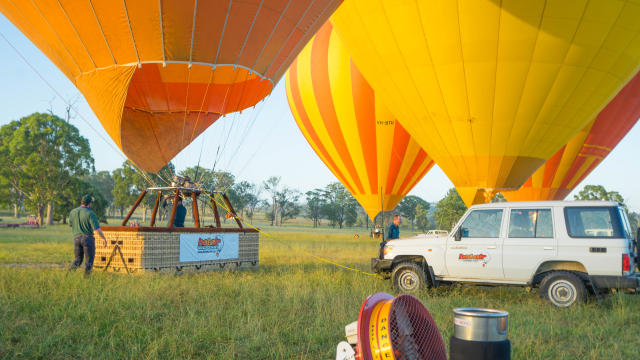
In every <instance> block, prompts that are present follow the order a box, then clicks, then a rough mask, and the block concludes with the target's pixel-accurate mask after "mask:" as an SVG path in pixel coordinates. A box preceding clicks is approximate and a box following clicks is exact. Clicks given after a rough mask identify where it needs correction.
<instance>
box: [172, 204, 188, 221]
mask: <svg viewBox="0 0 640 360" xmlns="http://www.w3.org/2000/svg"><path fill="white" fill-rule="evenodd" d="M176 204H177V205H176V218H175V219H174V220H173V227H184V219H185V218H186V217H187V208H185V207H184V205H182V198H181V197H178V200H177V202H176Z"/></svg>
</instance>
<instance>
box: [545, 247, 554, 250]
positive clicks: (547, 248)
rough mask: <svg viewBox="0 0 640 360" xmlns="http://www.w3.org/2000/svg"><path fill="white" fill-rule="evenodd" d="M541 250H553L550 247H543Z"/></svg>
mask: <svg viewBox="0 0 640 360" xmlns="http://www.w3.org/2000/svg"><path fill="white" fill-rule="evenodd" d="M543 249H544V250H553V247H552V246H545V247H543Z"/></svg>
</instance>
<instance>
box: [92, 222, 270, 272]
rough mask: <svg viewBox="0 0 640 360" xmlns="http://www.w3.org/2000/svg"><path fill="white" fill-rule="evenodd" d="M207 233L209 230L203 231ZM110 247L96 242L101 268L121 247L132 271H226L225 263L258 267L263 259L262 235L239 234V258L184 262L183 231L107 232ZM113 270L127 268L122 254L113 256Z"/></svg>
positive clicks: (111, 266)
mask: <svg viewBox="0 0 640 360" xmlns="http://www.w3.org/2000/svg"><path fill="white" fill-rule="evenodd" d="M203 232H207V233H209V232H208V231H203ZM104 235H105V237H106V238H107V247H102V246H100V243H99V242H97V243H96V245H97V246H96V257H95V260H94V266H95V267H98V268H101V267H105V266H106V265H107V262H108V261H109V258H110V257H111V254H112V253H113V250H114V248H115V247H116V245H118V246H119V247H120V250H121V251H122V255H123V257H124V261H125V263H126V265H127V268H128V269H129V270H163V269H180V270H181V269H183V268H185V267H193V268H194V270H201V269H202V270H205V269H206V270H211V269H215V268H222V267H224V265H225V264H235V265H236V266H238V267H239V266H241V265H242V264H251V265H257V264H258V260H259V242H260V241H259V234H258V233H243V232H241V233H239V237H238V238H239V249H238V258H237V259H223V260H209V261H190V262H180V233H179V232H130V231H105V232H104ZM109 268H110V270H111V269H112V268H113V270H116V271H117V270H120V269H122V268H124V266H123V264H122V259H121V258H120V254H119V252H117V251H116V253H115V254H114V255H113V258H112V259H111V263H110V264H109Z"/></svg>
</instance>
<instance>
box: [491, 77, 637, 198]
mask: <svg viewBox="0 0 640 360" xmlns="http://www.w3.org/2000/svg"><path fill="white" fill-rule="evenodd" d="M639 117H640V74H639V75H636V76H635V77H634V78H633V79H631V81H629V83H628V84H627V85H625V87H624V88H623V89H622V90H621V91H620V92H619V93H618V95H616V97H615V98H613V100H612V101H611V102H610V103H609V104H608V105H607V106H605V108H604V109H602V111H601V112H600V114H599V115H598V117H597V118H596V119H595V120H594V121H592V122H591V123H589V125H587V126H585V127H584V128H583V129H582V130H580V132H579V133H578V134H577V135H576V136H574V137H573V138H572V139H571V141H569V142H568V143H567V145H565V146H563V147H562V148H561V149H560V150H558V151H557V152H556V153H555V154H554V155H553V156H552V157H551V158H550V159H549V160H547V162H546V163H545V164H544V165H543V166H542V167H540V169H538V170H537V171H536V172H535V173H534V174H533V175H532V176H531V177H530V178H529V179H528V180H527V181H526V182H525V183H524V185H522V187H521V188H520V189H519V190H517V191H505V192H503V193H502V194H503V195H504V197H505V198H506V199H507V200H509V201H538V200H562V199H564V198H565V197H567V195H569V193H570V192H571V191H572V190H573V189H574V188H575V187H576V186H578V184H580V182H582V180H584V178H585V177H587V175H589V174H590V173H591V171H593V170H594V169H595V168H596V167H597V166H598V164H600V162H601V161H602V160H604V158H605V157H607V155H609V153H610V152H611V151H612V150H613V148H615V147H616V145H618V143H619V142H620V140H622V138H623V137H624V136H625V135H626V134H627V133H628V132H629V130H631V128H632V127H633V126H634V125H635V124H636V122H638V118H639Z"/></svg>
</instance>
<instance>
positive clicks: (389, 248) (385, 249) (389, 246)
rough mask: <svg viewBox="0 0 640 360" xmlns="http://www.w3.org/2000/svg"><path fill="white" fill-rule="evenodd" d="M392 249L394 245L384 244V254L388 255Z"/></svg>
mask: <svg viewBox="0 0 640 360" xmlns="http://www.w3.org/2000/svg"><path fill="white" fill-rule="evenodd" d="M391 250H393V246H391V245H385V246H384V254H385V255H387V254H388V253H390V252H391Z"/></svg>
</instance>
